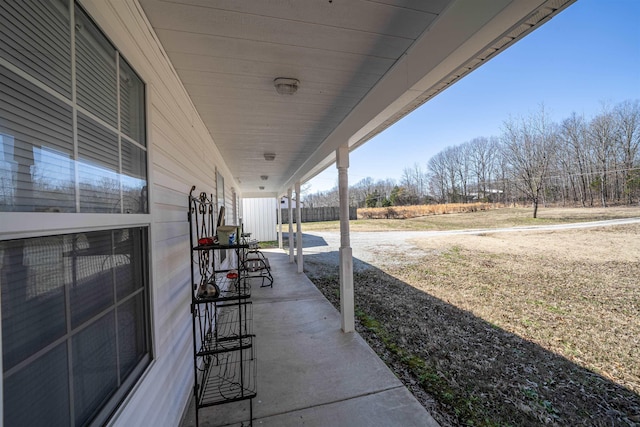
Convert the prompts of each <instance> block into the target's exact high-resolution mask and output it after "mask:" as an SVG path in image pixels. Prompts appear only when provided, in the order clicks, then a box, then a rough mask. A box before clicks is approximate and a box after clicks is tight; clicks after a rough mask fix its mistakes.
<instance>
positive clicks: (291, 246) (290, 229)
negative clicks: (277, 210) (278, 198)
mask: <svg viewBox="0 0 640 427" xmlns="http://www.w3.org/2000/svg"><path fill="white" fill-rule="evenodd" d="M291 193H292V191H291V188H289V189H288V190H287V198H288V199H289V200H287V204H288V206H287V209H288V212H289V262H294V261H295V258H294V255H293V207H292V206H291V203H292V201H291V199H292V198H293V197H292V194H291Z"/></svg>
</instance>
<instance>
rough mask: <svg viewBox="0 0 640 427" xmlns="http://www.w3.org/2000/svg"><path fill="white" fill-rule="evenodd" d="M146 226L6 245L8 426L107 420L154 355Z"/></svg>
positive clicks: (1, 275)
mask: <svg viewBox="0 0 640 427" xmlns="http://www.w3.org/2000/svg"><path fill="white" fill-rule="evenodd" d="M146 233H147V231H146V228H128V229H121V230H113V231H97V232H88V233H78V234H69V235H58V236H49V237H39V238H31V239H20V240H9V241H4V242H0V266H1V268H0V283H2V287H1V291H2V294H1V298H2V351H3V371H4V376H3V378H4V424H5V425H30V426H40V425H57V426H63V425H76V426H81V425H85V424H87V423H88V422H89V421H92V420H95V418H96V417H97V416H98V417H100V416H101V417H102V418H103V419H104V418H105V417H107V416H108V415H109V414H110V413H111V411H112V410H113V409H114V406H115V403H117V402H113V399H111V398H112V397H113V396H117V395H118V394H122V393H123V392H125V391H127V388H130V387H131V385H132V380H133V379H134V378H137V376H139V375H140V373H141V370H142V368H143V367H144V366H146V364H147V363H148V361H149V342H148V336H149V334H148V330H149V319H148V316H147V314H146V313H147V312H148V307H147V306H146V304H147V301H148V292H149V290H148V286H147V285H146V283H147V278H146V276H147V271H146V270H147V269H146V263H145V256H146V250H145V245H146Z"/></svg>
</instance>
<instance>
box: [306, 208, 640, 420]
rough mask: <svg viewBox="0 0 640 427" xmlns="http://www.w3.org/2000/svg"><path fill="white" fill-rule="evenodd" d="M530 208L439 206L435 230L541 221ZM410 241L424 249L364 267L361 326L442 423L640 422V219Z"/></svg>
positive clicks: (328, 282)
mask: <svg viewBox="0 0 640 427" xmlns="http://www.w3.org/2000/svg"><path fill="white" fill-rule="evenodd" d="M523 211H525V210H523ZM529 213H530V211H529ZM522 214H523V212H521V211H520V210H512V209H504V210H496V211H488V212H475V213H469V214H460V215H443V216H441V217H430V220H433V219H434V218H436V219H439V218H442V222H440V223H437V224H431V225H430V227H432V228H430V229H446V228H447V227H451V228H454V229H460V228H487V227H491V226H492V225H493V226H496V227H505V226H508V225H523V224H526V225H529V224H530V223H531V222H530V221H529V220H528V219H526V218H525V217H524V216H522ZM540 216H541V219H540V220H538V221H537V222H535V223H538V224H539V223H566V222H578V221H591V220H596V219H611V218H620V217H640V209H638V208H635V209H624V208H620V209H576V210H565V209H556V210H542V211H541V215H540ZM377 221H378V220H371V221H369V222H377ZM414 222H418V223H419V221H418V220H416V221H414ZM426 222H427V221H425V223H426ZM361 227H363V228H366V227H369V229H373V228H375V227H377V225H374V224H371V225H369V226H366V225H364V224H363V225H361ZM305 228H307V227H305ZM398 228H400V229H403V227H398ZM398 228H396V229H398ZM353 229H357V227H353ZM383 229H385V230H386V229H388V226H387V227H386V228H383ZM422 229H425V228H422ZM410 243H411V244H412V245H414V246H415V249H413V252H414V253H412V254H411V255H410V256H408V255H407V254H406V253H404V252H402V251H397V252H395V253H387V254H384V256H381V257H379V259H380V260H381V261H380V262H379V263H376V265H373V266H372V267H371V268H370V269H367V270H364V271H361V272H358V273H356V276H355V283H356V285H355V286H356V309H357V313H358V323H359V325H358V328H359V332H360V333H361V334H362V335H363V336H364V337H365V338H366V339H367V340H368V341H369V342H370V344H371V346H372V347H373V348H374V349H375V350H376V351H377V352H378V353H379V354H380V355H381V357H382V358H383V359H384V360H385V361H386V362H387V363H388V364H389V365H390V366H391V367H392V369H394V370H395V372H396V373H397V375H398V376H399V377H400V378H402V379H403V381H405V383H406V384H407V386H408V387H409V388H410V389H411V390H412V391H413V392H414V394H416V396H418V398H419V399H420V400H421V401H422V402H423V403H424V404H425V406H427V407H428V409H429V410H431V411H432V412H433V413H434V416H435V417H436V419H437V420H438V421H439V422H440V423H441V424H442V425H484V426H521V425H559V426H560V425H561V426H575V425H590V426H591V425H602V426H604V425H613V426H618V425H620V426H637V425H640V362H639V361H640V262H639V260H640V224H632V225H622V226H610V227H601V228H590V229H572V230H556V231H525V232H518V233H486V234H483V235H457V236H440V237H430V238H422V239H419V240H413V241H411V242H410ZM416 251H417V252H418V254H416V253H415V252H416ZM385 260H386V261H385ZM318 271H322V269H314V270H313V274H310V277H311V279H312V280H313V281H314V282H315V283H316V284H317V286H318V287H319V288H320V289H321V290H322V291H323V292H324V293H325V295H326V296H327V297H328V298H329V299H330V300H332V302H334V303H336V302H337V295H338V294H337V289H338V285H337V279H336V277H335V273H332V274H333V275H332V274H329V273H327V274H321V273H320V274H319V273H318ZM327 271H328V272H329V271H331V272H333V271H334V270H333V269H331V270H327Z"/></svg>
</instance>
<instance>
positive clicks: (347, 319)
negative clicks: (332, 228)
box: [336, 145, 355, 332]
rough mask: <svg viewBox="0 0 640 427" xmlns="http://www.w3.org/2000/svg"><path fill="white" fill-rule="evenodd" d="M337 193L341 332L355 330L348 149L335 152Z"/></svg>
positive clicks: (346, 147)
mask: <svg viewBox="0 0 640 427" xmlns="http://www.w3.org/2000/svg"><path fill="white" fill-rule="evenodd" d="M336 166H337V168H338V193H339V195H340V314H341V316H342V331H343V332H353V331H354V330H355V315H354V296H353V253H352V251H351V239H350V237H349V175H348V168H349V147H348V146H346V145H345V146H343V147H340V148H338V149H337V150H336Z"/></svg>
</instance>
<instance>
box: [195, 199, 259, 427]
mask: <svg viewBox="0 0 640 427" xmlns="http://www.w3.org/2000/svg"><path fill="white" fill-rule="evenodd" d="M194 191H195V186H194V187H192V189H191V192H190V193H189V215H188V218H189V225H190V243H191V282H192V284H193V285H192V287H191V314H192V318H193V355H194V356H193V368H194V376H195V385H194V390H193V393H194V399H195V408H196V426H197V425H199V411H200V409H202V408H205V407H209V406H215V405H221V404H224V403H228V402H237V401H242V400H248V401H249V421H248V425H253V398H254V397H255V396H256V389H257V388H256V365H257V363H256V352H255V346H254V339H255V335H254V334H253V328H252V323H253V314H252V313H253V310H252V303H251V300H250V297H251V287H250V282H249V280H248V278H247V276H246V274H243V273H242V267H243V265H242V260H243V259H245V251H246V250H247V249H248V247H249V246H248V245H246V244H231V245H229V244H226V245H221V244H218V243H217V241H216V239H215V233H214V232H215V223H214V212H215V203H214V202H213V198H212V197H211V196H209V195H207V194H206V193H200V194H199V195H198V196H197V197H196V196H194V195H193V193H194ZM225 243H228V242H225ZM222 251H227V253H228V255H229V256H231V259H230V260H229V265H231V263H232V262H233V263H235V267H236V268H235V269H233V268H231V269H220V262H219V260H220V258H221V257H220V255H221V252H222ZM234 257H235V258H234Z"/></svg>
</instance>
